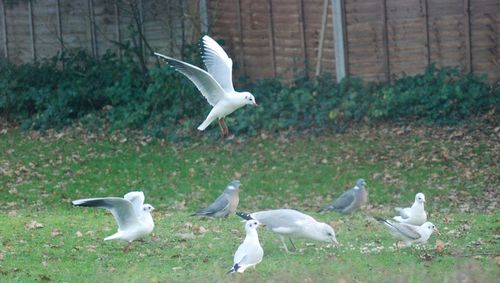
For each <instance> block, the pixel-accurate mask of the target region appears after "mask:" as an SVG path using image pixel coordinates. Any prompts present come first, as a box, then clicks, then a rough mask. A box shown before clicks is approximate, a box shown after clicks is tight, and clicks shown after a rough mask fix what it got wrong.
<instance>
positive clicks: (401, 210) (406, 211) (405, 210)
mask: <svg viewBox="0 0 500 283" xmlns="http://www.w3.org/2000/svg"><path fill="white" fill-rule="evenodd" d="M394 210H396V211H397V212H398V213H399V215H400V216H401V217H402V218H403V219H407V218H410V208H408V207H406V208H401V207H396V208H394Z"/></svg>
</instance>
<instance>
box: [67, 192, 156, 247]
mask: <svg viewBox="0 0 500 283" xmlns="http://www.w3.org/2000/svg"><path fill="white" fill-rule="evenodd" d="M71 203H72V204H73V205H74V206H84V207H100V208H105V209H107V210H109V211H110V212H111V213H112V214H113V216H114V217H115V220H116V223H117V224H118V231H117V232H116V233H115V234H113V235H111V236H109V237H106V238H105V239H104V241H108V240H124V241H128V242H132V241H134V240H136V239H139V238H142V237H144V236H146V235H148V234H149V233H151V232H152V231H153V228H154V226H155V224H154V222H153V217H152V216H151V212H152V211H153V210H154V208H153V206H151V205H150V204H143V203H144V193H143V192H130V193H128V194H126V195H125V196H124V197H123V198H119V197H106V198H88V199H79V200H74V201H72V202H71Z"/></svg>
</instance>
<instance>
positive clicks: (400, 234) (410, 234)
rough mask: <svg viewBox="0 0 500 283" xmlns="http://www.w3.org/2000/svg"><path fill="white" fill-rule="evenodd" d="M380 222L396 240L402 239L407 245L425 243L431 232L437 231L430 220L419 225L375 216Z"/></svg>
mask: <svg viewBox="0 0 500 283" xmlns="http://www.w3.org/2000/svg"><path fill="white" fill-rule="evenodd" d="M375 218H376V219H377V220H378V221H379V222H380V223H382V224H384V225H385V227H387V229H389V232H390V233H391V234H392V236H393V237H394V238H396V239H397V240H401V241H403V243H404V245H405V246H407V247H409V246H411V245H412V244H425V243H426V242H427V240H429V238H430V236H431V235H432V232H434V231H437V229H436V226H434V224H432V223H431V222H425V223H423V224H422V225H420V226H417V225H411V224H407V223H399V222H395V221H391V220H386V219H383V218H379V217H375Z"/></svg>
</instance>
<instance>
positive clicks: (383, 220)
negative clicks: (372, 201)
mask: <svg viewBox="0 0 500 283" xmlns="http://www.w3.org/2000/svg"><path fill="white" fill-rule="evenodd" d="M373 218H375V220H377V221H378V222H380V223H387V220H386V219H385V218H382V217H379V216H373Z"/></svg>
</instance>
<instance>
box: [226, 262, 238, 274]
mask: <svg viewBox="0 0 500 283" xmlns="http://www.w3.org/2000/svg"><path fill="white" fill-rule="evenodd" d="M238 269H240V266H239V265H238V264H237V263H236V264H235V265H233V267H231V269H230V270H229V271H228V272H227V274H230V273H235V272H238Z"/></svg>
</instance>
